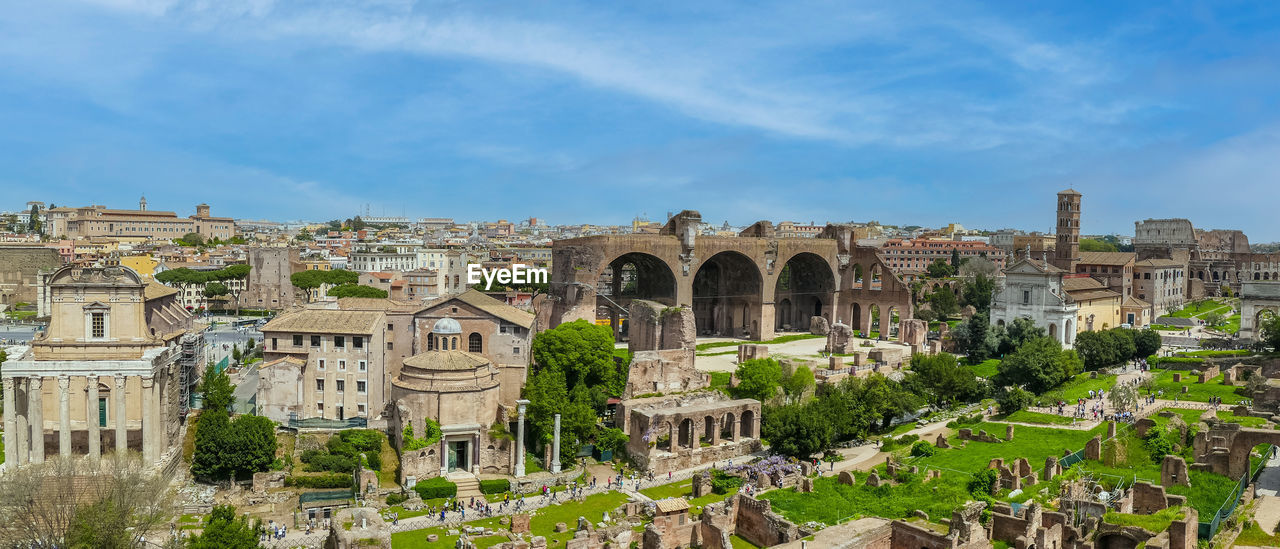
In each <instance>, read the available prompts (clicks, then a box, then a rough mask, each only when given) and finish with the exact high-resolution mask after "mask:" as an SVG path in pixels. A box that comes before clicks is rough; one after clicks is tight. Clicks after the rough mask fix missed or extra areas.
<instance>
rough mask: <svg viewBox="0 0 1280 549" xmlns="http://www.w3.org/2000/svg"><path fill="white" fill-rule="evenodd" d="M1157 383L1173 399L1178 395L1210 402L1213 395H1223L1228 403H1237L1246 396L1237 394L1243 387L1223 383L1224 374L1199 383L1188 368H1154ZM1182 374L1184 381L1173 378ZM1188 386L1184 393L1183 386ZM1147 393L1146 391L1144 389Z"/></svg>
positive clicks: (1166, 396) (1168, 397)
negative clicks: (1176, 374) (1180, 369)
mask: <svg viewBox="0 0 1280 549" xmlns="http://www.w3.org/2000/svg"><path fill="white" fill-rule="evenodd" d="M1154 372H1155V383H1156V388H1157V390H1163V391H1164V398H1166V399H1170V400H1172V399H1173V398H1174V397H1177V398H1178V399H1179V400H1191V401H1195V402H1209V399H1210V398H1211V397H1215V396H1216V397H1221V398H1222V402H1224V403H1226V404H1235V403H1237V402H1240V401H1241V400H1244V399H1245V397H1243V396H1240V395H1238V394H1236V390H1237V389H1242V388H1241V387H1237V386H1232V385H1223V384H1222V376H1221V375H1218V377H1215V378H1213V379H1211V380H1209V381H1206V382H1204V383H1199V382H1197V381H1196V379H1197V377H1196V376H1195V373H1194V372H1191V371H1187V370H1182V371H1178V370H1154ZM1175 373H1180V374H1182V381H1180V382H1177V381H1174V380H1173V374H1175ZM1184 385H1185V386H1187V388H1188V389H1187V393H1186V394H1183V393H1182V387H1183V386H1184ZM1142 393H1143V394H1146V391H1142Z"/></svg>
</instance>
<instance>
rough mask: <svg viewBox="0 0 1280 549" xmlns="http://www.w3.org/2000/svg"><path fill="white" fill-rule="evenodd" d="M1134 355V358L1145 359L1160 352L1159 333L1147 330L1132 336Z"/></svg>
mask: <svg viewBox="0 0 1280 549" xmlns="http://www.w3.org/2000/svg"><path fill="white" fill-rule="evenodd" d="M1133 345H1134V354H1135V355H1136V358H1147V357H1149V356H1151V355H1154V354H1156V351H1159V350H1160V345H1162V342H1161V340H1160V333H1159V332H1157V331H1155V330H1152V329H1151V328H1147V329H1145V330H1141V331H1138V332H1137V333H1135V334H1133Z"/></svg>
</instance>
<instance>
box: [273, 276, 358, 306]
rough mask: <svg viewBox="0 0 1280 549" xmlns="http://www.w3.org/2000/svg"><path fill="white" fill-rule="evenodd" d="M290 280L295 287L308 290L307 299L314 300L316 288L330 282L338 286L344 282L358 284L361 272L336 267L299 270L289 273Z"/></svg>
mask: <svg viewBox="0 0 1280 549" xmlns="http://www.w3.org/2000/svg"><path fill="white" fill-rule="evenodd" d="M289 282H290V283H291V284H293V286H294V287H295V288H299V289H302V290H306V292H307V300H308V301H314V300H315V297H316V296H315V293H314V290H317V289H319V288H320V287H321V286H323V285H325V284H328V285H331V286H337V285H342V284H358V283H359V282H360V274H359V273H357V272H355V271H348V270H344V269H334V270H330V271H316V270H308V271H298V272H296V273H293V274H291V275H289Z"/></svg>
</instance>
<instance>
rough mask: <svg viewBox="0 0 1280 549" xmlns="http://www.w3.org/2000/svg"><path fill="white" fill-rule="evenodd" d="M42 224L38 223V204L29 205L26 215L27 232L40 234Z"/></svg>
mask: <svg viewBox="0 0 1280 549" xmlns="http://www.w3.org/2000/svg"><path fill="white" fill-rule="evenodd" d="M41 227H42V225H41V224H40V206H37V205H35V204H32V205H31V212H30V215H29V216H28V217H27V232H29V233H31V234H40V233H41V232H42V231H41Z"/></svg>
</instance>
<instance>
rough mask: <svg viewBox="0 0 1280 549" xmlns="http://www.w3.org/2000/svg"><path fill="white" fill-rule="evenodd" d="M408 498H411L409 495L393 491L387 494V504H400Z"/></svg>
mask: <svg viewBox="0 0 1280 549" xmlns="http://www.w3.org/2000/svg"><path fill="white" fill-rule="evenodd" d="M408 500H409V496H406V495H404V494H401V493H400V492H392V493H390V494H387V505H400V504H401V503H404V502H405V501H408Z"/></svg>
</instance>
